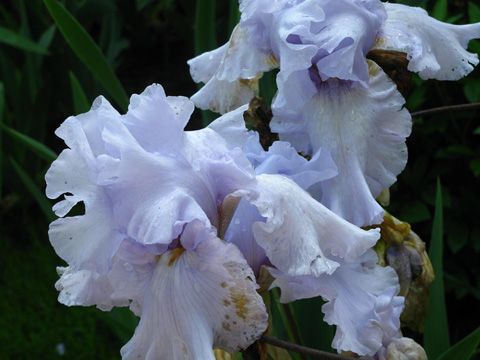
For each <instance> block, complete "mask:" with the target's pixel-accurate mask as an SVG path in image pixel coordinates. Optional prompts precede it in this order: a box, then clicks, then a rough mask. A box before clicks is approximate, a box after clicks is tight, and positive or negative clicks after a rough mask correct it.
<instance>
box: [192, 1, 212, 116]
mask: <svg viewBox="0 0 480 360" xmlns="http://www.w3.org/2000/svg"><path fill="white" fill-rule="evenodd" d="M215 13H216V11H215V0H197V1H196V5H195V24H194V30H195V31H194V39H193V40H194V47H195V55H199V54H202V53H204V52H206V51H210V50H213V49H215V48H216V47H217V46H218V43H217V36H216V33H215V27H216V26H215V25H216V21H215V20H216V18H215ZM217 117H218V115H217V114H215V113H213V112H211V111H209V110H204V111H202V120H203V125H204V126H207V125H208V124H210V123H211V122H212V121H213V120H215V119H216V118H217Z"/></svg>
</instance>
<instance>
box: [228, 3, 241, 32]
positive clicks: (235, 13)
mask: <svg viewBox="0 0 480 360" xmlns="http://www.w3.org/2000/svg"><path fill="white" fill-rule="evenodd" d="M239 21H240V10H239V8H238V1H237V0H230V12H229V14H228V31H229V32H232V31H233V28H234V27H235V26H237V24H238V22H239Z"/></svg>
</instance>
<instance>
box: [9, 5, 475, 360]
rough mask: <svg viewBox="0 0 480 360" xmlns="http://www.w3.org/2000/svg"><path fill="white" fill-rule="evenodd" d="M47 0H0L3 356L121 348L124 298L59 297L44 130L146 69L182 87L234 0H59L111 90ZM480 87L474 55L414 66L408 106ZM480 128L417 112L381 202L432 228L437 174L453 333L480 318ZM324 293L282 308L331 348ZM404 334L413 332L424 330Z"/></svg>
mask: <svg viewBox="0 0 480 360" xmlns="http://www.w3.org/2000/svg"><path fill="white" fill-rule="evenodd" d="M56 1H57V0H50V1H49V0H46V1H45V2H44V1H43V0H28V1H26V0H3V1H2V2H1V3H0V148H1V153H0V229H1V231H0V291H1V296H0V309H2V310H1V316H0V359H2V360H3V359H12V360H13V359H61V358H67V359H93V358H95V359H119V358H120V355H119V349H120V348H121V346H122V345H123V344H125V343H126V342H127V341H128V339H129V338H130V336H131V333H132V329H134V327H135V323H136V321H137V320H136V319H135V317H134V316H132V315H130V313H129V312H128V311H124V310H125V309H116V310H114V311H112V312H110V313H103V312H101V311H99V310H97V309H94V308H80V307H73V308H67V307H65V306H63V305H61V304H59V303H58V302H57V300H56V298H57V295H58V293H57V291H56V290H55V289H54V286H53V285H54V283H55V281H56V279H57V278H58V276H57V274H56V272H55V267H56V266H61V265H64V264H63V263H62V261H61V260H60V259H59V258H58V257H57V256H56V254H55V252H54V250H53V248H52V247H51V246H50V243H49V241H48V237H47V231H48V224H49V222H50V221H52V220H53V219H54V218H55V216H54V214H53V213H52V211H51V206H52V204H53V202H52V201H49V200H47V199H46V198H45V197H44V195H43V194H44V189H45V181H44V175H45V172H46V170H47V169H48V167H49V166H50V163H51V161H52V160H53V159H54V158H55V157H56V154H58V153H60V152H61V150H62V149H63V148H64V144H63V142H62V141H61V140H59V139H58V138H56V137H55V135H54V131H55V129H56V128H57V127H58V126H59V125H60V123H61V122H62V121H63V120H65V119H66V118H67V117H68V116H70V115H75V114H78V113H81V112H85V111H87V110H88V108H89V106H90V104H91V103H92V102H93V100H94V99H95V98H96V97H97V96H98V95H100V94H102V95H104V96H105V97H107V99H109V100H110V101H111V102H112V104H114V106H116V107H117V109H119V110H120V109H122V108H123V109H124V108H125V105H126V103H125V99H126V98H123V97H122V96H124V94H129V95H130V94H133V93H140V92H142V91H143V89H144V88H145V87H146V86H148V85H149V84H151V83H153V82H157V83H160V84H162V85H163V86H164V88H165V91H166V93H167V94H168V95H184V96H191V95H192V94H193V93H194V92H195V91H196V89H197V85H196V84H195V83H194V82H193V81H192V80H191V78H190V76H189V70H188V66H187V64H186V61H187V60H188V59H190V58H192V57H193V56H195V55H196V54H198V53H201V52H203V51H207V50H212V49H214V48H216V47H217V46H219V45H222V44H223V43H225V42H226V41H227V40H228V37H229V35H230V32H231V29H232V28H233V26H234V25H235V24H236V22H237V21H238V4H237V2H236V1H234V0H228V1H226V0H224V1H216V2H215V1H214V0H196V1H195V0H135V1H133V0H118V1H115V0H63V1H61V2H60V3H61V4H63V6H64V7H65V9H67V10H68V11H69V12H70V13H71V14H72V15H73V17H74V18H75V19H76V20H77V21H78V23H79V24H81V26H82V27H83V28H84V29H85V30H86V31H87V33H88V34H89V35H90V36H91V38H92V39H93V40H94V42H95V43H96V44H97V45H98V47H99V49H100V50H101V53H103V54H104V56H105V59H106V61H107V64H108V65H109V68H111V69H113V71H114V72H115V74H116V75H117V77H118V79H119V84H121V86H120V89H121V91H120V92H119V93H118V94H117V95H116V96H115V95H114V94H113V92H112V91H111V88H109V85H108V84H107V85H105V84H106V83H105V81H102V77H103V76H106V75H105V72H103V71H102V72H97V73H95V71H93V72H92V71H91V70H92V69H91V68H89V67H88V66H86V65H85V61H86V60H85V59H82V60H81V59H79V57H78V56H77V55H76V54H75V52H74V51H73V50H72V47H71V46H70V45H69V43H68V42H67V41H66V39H65V37H64V36H62V32H61V31H60V30H59V28H58V27H57V26H56V23H55V21H54V20H53V18H52V15H51V13H50V12H49V11H48V9H47V7H46V3H47V4H48V3H50V4H52V3H55V4H57V3H56ZM397 2H401V3H405V4H407V5H412V6H422V7H424V8H426V9H427V10H428V11H429V13H430V14H432V15H433V16H435V17H436V18H437V19H439V20H442V21H446V22H451V23H456V24H464V23H470V22H480V7H479V5H478V4H477V3H476V2H474V1H466V0H463V1H462V0H455V1H446V0H423V1H422V0H410V1H397ZM52 6H53V5H52ZM50 10H51V9H50ZM470 49H471V51H474V52H477V53H480V41H476V40H474V41H471V42H470ZM84 55H85V54H84ZM87 62H88V59H87ZM100 68H101V67H97V69H100ZM112 74H113V73H112ZM273 79H274V77H273V76H272V75H271V74H268V75H266V76H265V78H264V79H263V80H262V85H261V89H262V90H261V91H262V93H261V95H262V96H263V97H264V98H265V99H271V96H272V94H273V92H272V91H273V90H272V89H273V88H274V82H273ZM107 82H108V81H107ZM122 91H123V95H122ZM477 101H480V70H479V68H477V69H475V70H474V71H473V73H472V74H470V75H469V76H468V77H466V78H464V79H462V80H460V81H458V82H455V83H452V82H438V81H434V80H431V81H422V80H420V79H419V78H418V77H415V76H414V78H413V81H412V85H411V87H410V91H409V95H408V98H407V108H408V109H409V110H410V111H411V112H415V111H418V110H422V109H428V108H433V107H438V106H444V105H452V104H463V103H471V102H477ZM202 116H203V118H209V117H210V118H211V115H205V114H204V115H202V114H201V112H199V111H198V110H196V112H195V113H194V116H193V117H192V121H191V122H190V124H189V125H188V128H189V129H195V128H199V127H201V126H202ZM479 140H480V121H479V110H469V111H461V112H446V113H442V114H438V115H434V116H428V117H427V116H425V117H423V118H416V119H415V120H414V126H413V133H412V135H411V136H410V138H409V139H408V148H409V163H408V164H407V167H406V169H405V170H404V172H403V173H402V174H401V175H400V176H399V177H398V182H397V183H396V184H395V185H394V186H393V187H392V189H391V205H390V206H388V208H387V209H388V211H389V212H390V213H392V214H393V215H394V216H396V217H398V218H399V219H401V220H403V221H407V222H409V223H411V224H412V228H413V230H414V231H416V232H417V233H418V234H419V235H420V237H422V239H424V240H425V241H427V242H428V241H429V239H430V236H431V229H432V220H433V212H434V205H435V191H436V182H437V177H440V179H441V181H442V189H443V192H442V195H443V206H444V224H443V225H444V226H443V228H444V232H443V234H444V260H443V262H444V276H445V291H446V303H447V314H448V322H449V331H450V338H451V342H452V343H455V342H457V341H458V340H460V339H462V338H463V337H465V336H466V335H468V334H469V333H471V332H472V331H473V330H475V328H476V327H478V325H479V322H478V316H476V315H477V314H478V305H479V301H480V269H479V268H480V262H479V261H478V260H479V258H480V221H479V214H480V202H479V200H480V187H479V177H480V141H479ZM78 211H81V210H78ZM277 295H278V294H277ZM275 296H276V295H275V294H272V302H275V301H276V300H275V299H276V297H275ZM320 306H321V300H319V299H310V300H304V301H300V302H297V303H295V304H294V305H290V306H288V312H290V313H291V314H292V315H293V317H294V318H296V319H297V323H298V324H297V325H298V326H299V328H300V329H301V334H300V337H301V339H302V342H303V343H304V344H306V345H308V346H312V347H315V348H320V349H324V350H329V343H330V341H331V336H332V329H331V328H329V327H328V326H326V327H322V326H320V325H319V323H321V319H322V318H323V316H322V315H321V313H320V312H319V310H320ZM272 308H273V309H274V310H273V315H274V322H275V323H276V324H280V325H275V327H274V328H275V332H276V335H277V336H279V337H282V338H285V339H286V338H288V337H289V336H291V334H290V335H289V334H288V332H289V331H288V326H285V325H283V322H282V316H284V315H285V309H283V310H282V309H281V307H278V309H280V310H281V311H278V312H277V310H275V309H277V308H276V307H272ZM465 314H471V315H470V316H465ZM287 322H288V321H287ZM412 336H414V337H415V338H416V339H417V341H420V342H421V339H422V338H421V336H419V335H415V334H413V335H412Z"/></svg>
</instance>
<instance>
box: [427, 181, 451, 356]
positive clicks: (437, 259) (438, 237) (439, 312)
mask: <svg viewBox="0 0 480 360" xmlns="http://www.w3.org/2000/svg"><path fill="white" fill-rule="evenodd" d="M428 255H429V257H430V260H431V261H432V266H433V269H434V271H435V280H434V281H433V283H432V286H431V287H430V305H429V307H428V311H427V318H426V320H425V335H424V346H425V351H426V353H427V355H428V358H429V359H437V358H438V357H439V356H440V355H441V354H442V353H443V352H444V351H446V350H447V349H448V348H449V347H450V337H449V333H448V322H447V310H446V306H445V291H444V285H443V204H442V187H441V185H440V180H438V181H437V195H436V200H435V216H434V219H433V229H432V239H431V241H430V248H429V251H428Z"/></svg>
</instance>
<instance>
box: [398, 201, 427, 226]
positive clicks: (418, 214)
mask: <svg viewBox="0 0 480 360" xmlns="http://www.w3.org/2000/svg"><path fill="white" fill-rule="evenodd" d="M399 217H400V218H401V219H402V220H403V221H405V222H408V223H409V224H414V223H417V222H421V221H425V220H430V218H431V215H430V211H429V210H428V207H427V206H426V205H425V203H424V202H422V201H418V200H417V201H413V202H411V203H410V204H409V205H408V207H407V208H405V209H403V210H402V212H401V213H400V215H399Z"/></svg>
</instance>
